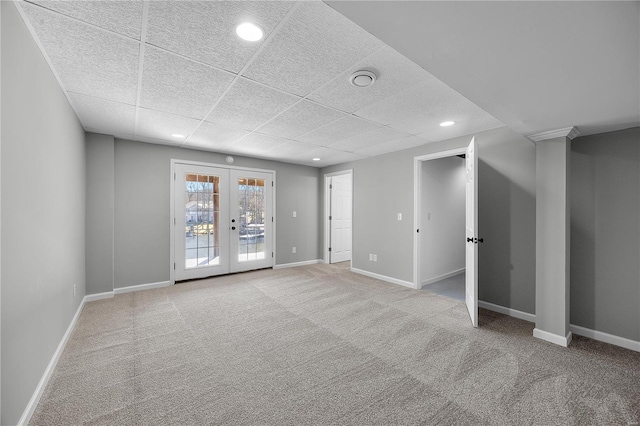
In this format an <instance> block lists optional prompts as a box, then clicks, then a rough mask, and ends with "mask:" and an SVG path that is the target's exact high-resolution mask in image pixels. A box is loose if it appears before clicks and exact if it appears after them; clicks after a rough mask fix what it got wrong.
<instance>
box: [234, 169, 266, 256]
mask: <svg viewBox="0 0 640 426" xmlns="http://www.w3.org/2000/svg"><path fill="white" fill-rule="evenodd" d="M264 185H265V181H264V179H255V178H250V177H241V178H238V225H239V232H238V262H247V261H251V260H258V259H264V258H265V256H266V252H265V245H264V225H265V206H266V203H265V190H264Z"/></svg>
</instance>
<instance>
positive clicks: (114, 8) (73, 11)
mask: <svg viewBox="0 0 640 426" xmlns="http://www.w3.org/2000/svg"><path fill="white" fill-rule="evenodd" d="M27 1H28V2H30V3H35V4H38V5H40V6H42V7H45V8H47V9H50V10H54V11H56V12H59V13H61V14H63V15H66V16H70V17H72V18H75V19H79V20H81V21H84V22H88V23H90V24H93V25H96V26H98V27H101V28H105V29H107V30H110V31H114V32H116V33H119V34H122V35H125V36H127V37H132V38H135V39H136V40H140V32H141V28H142V1H133V0H129V1H69V0H44V1H43V0H27Z"/></svg>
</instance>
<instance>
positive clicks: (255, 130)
mask: <svg viewBox="0 0 640 426" xmlns="http://www.w3.org/2000/svg"><path fill="white" fill-rule="evenodd" d="M296 6H297V4H296ZM287 16H288V15H287ZM283 21H284V20H283ZM278 28H279V26H278ZM383 47H384V46H380V47H379V48H377V49H375V50H374V51H373V52H371V53H369V54H368V55H367V56H365V57H364V58H359V59H358V60H357V61H356V62H354V63H353V64H351V65H349V66H348V67H347V68H346V69H345V70H344V71H341V72H339V73H338V74H337V75H336V76H335V77H333V78H331V79H329V80H328V81H327V82H325V83H324V84H322V85H320V86H319V87H317V88H316V89H315V90H312V91H311V92H309V93H307V94H306V95H304V96H303V97H301V98H300V100H299V101H298V102H296V103H294V104H293V105H291V106H290V107H289V108H286V109H284V110H282V111H281V112H280V113H279V114H277V115H275V116H273V117H271V118H270V119H269V120H267V121H265V122H264V123H262V124H261V125H260V126H259V127H257V128H255V129H254V130H252V131H251V132H249V133H247V134H246V135H244V136H242V137H241V138H239V139H238V140H236V141H234V142H233V143H231V144H230V145H229V146H233V145H235V144H237V143H238V142H240V141H242V139H244V138H246V137H248V136H250V135H252V134H254V133H258V134H262V135H267V136H272V135H269V134H267V133H260V132H259V130H260V129H261V128H262V127H264V126H266V125H267V124H269V123H271V122H272V121H274V120H275V119H277V118H278V117H280V116H281V115H282V114H284V113H285V112H287V111H289V110H290V109H292V108H294V107H295V106H296V105H298V104H300V103H301V102H303V101H308V102H312V103H314V104H316V105H320V106H321V107H323V108H327V109H331V110H333V111H336V112H339V113H342V114H346V115H349V116H353V117H357V118H359V119H361V120H364V121H369V122H371V123H375V122H374V121H371V120H367V119H366V118H362V117H358V116H357V115H355V114H353V113H350V112H347V111H343V110H341V109H339V108H335V107H332V106H330V105H323V104H321V103H319V102H316V101H314V100H312V99H309V96H311V95H313V94H314V93H316V92H318V91H319V90H321V89H323V88H324V87H326V86H328V85H329V84H331V83H333V82H334V81H336V80H337V79H338V78H339V77H340V76H342V74H344V72H345V71H346V70H348V69H349V68H351V67H353V66H355V65H357V64H358V63H359V62H361V61H364V60H365V59H367V58H368V57H369V56H371V55H373V54H374V53H376V52H378V51H379V50H380V49H382V48H383ZM257 54H258V52H256V55H257ZM254 58H255V55H254V57H252V58H251V61H253V59H254ZM251 61H250V62H251ZM246 68H248V66H247V67H245V68H243V69H242V71H241V73H243V72H244V71H245V70H246ZM234 81H235V80H234ZM251 81H254V80H251ZM266 86H267V87H269V88H271V89H273V87H271V86H269V85H266ZM292 95H294V96H299V95H296V94H293V93H292ZM212 110H213V108H212ZM209 113H211V111H209ZM343 118H344V117H340V118H337V119H335V120H333V121H330V122H329V123H326V124H323V125H322V126H320V127H318V128H316V129H313V130H311V131H308V132H306V133H303V134H301V135H298V136H297V137H298V138H299V137H301V136H304V135H308V134H309V133H312V132H315V131H316V130H318V129H321V128H323V127H326V126H329V125H331V124H333V123H335V122H336V121H339V120H342V119H343ZM376 124H377V123H376ZM277 137H278V138H280V139H286V140H288V141H292V142H298V143H304V144H306V145H310V147H316V148H326V149H332V150H334V151H340V152H346V153H348V154H353V152H351V151H344V150H341V149H337V148H327V147H326V146H323V145H316V144H314V143H311V142H302V141H299V140H296V139H290V138H285V137H282V136H277ZM275 148H277V147H274V148H272V149H275Z"/></svg>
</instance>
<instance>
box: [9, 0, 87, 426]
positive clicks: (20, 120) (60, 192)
mask: <svg viewBox="0 0 640 426" xmlns="http://www.w3.org/2000/svg"><path fill="white" fill-rule="evenodd" d="M0 7H1V8H2V37H1V39H2V47H1V52H2V53H1V54H2V82H1V84H2V117H1V120H2V165H1V170H2V179H1V181H2V190H1V194H2V206H3V211H2V225H1V226H2V238H1V240H2V250H1V253H2V258H1V264H2V321H1V322H2V419H1V423H2V424H3V425H11V424H16V423H17V422H18V420H19V418H20V416H21V415H22V413H23V411H24V409H25V408H26V405H27V403H28V402H29V399H30V398H31V396H32V394H33V392H34V391H35V389H36V386H37V385H38V382H39V381H40V378H41V377H42V374H43V373H44V371H45V368H46V367H47V364H48V363H49V361H50V360H51V357H52V356H53V354H54V352H55V350H56V348H57V346H58V344H59V343H60V341H61V339H62V337H63V335H64V333H65V331H66V330H67V327H68V326H69V324H70V322H71V320H72V318H73V316H74V314H75V312H76V311H77V308H78V306H79V305H80V302H81V301H82V298H83V297H84V294H85V258H84V253H85V225H84V224H85V145H84V137H85V135H84V130H83V129H82V127H81V126H80V123H79V122H78V120H77V119H76V116H75V114H74V112H73V110H72V109H71V107H70V106H69V103H68V102H67V99H66V98H65V96H64V95H63V93H62V91H61V89H60V87H59V86H58V83H57V82H56V80H55V78H54V76H53V74H52V73H51V71H50V69H49V67H48V65H47V63H46V61H45V60H44V58H43V56H42V55H41V53H40V50H39V49H38V47H37V46H36V44H35V42H34V40H33V39H32V37H31V35H30V34H29V32H28V30H27V28H26V26H25V24H24V23H23V21H22V19H21V18H20V16H19V14H18V12H17V10H16V7H15V5H14V4H13V3H11V2H4V1H3V2H1V6H0ZM74 285H76V286H77V293H76V296H75V298H74V297H73V286H74Z"/></svg>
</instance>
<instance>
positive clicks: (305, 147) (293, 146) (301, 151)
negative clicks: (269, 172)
mask: <svg viewBox="0 0 640 426" xmlns="http://www.w3.org/2000/svg"><path fill="white" fill-rule="evenodd" d="M316 148H317V146H316V145H311V144H307V143H303V142H299V141H290V140H287V141H286V142H284V143H282V144H280V145H277V146H276V147H274V148H272V149H271V150H269V151H268V153H267V154H268V155H269V157H271V158H274V159H286V158H290V157H293V156H299V155H306V154H308V153H309V152H311V151H313V150H314V149H316Z"/></svg>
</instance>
